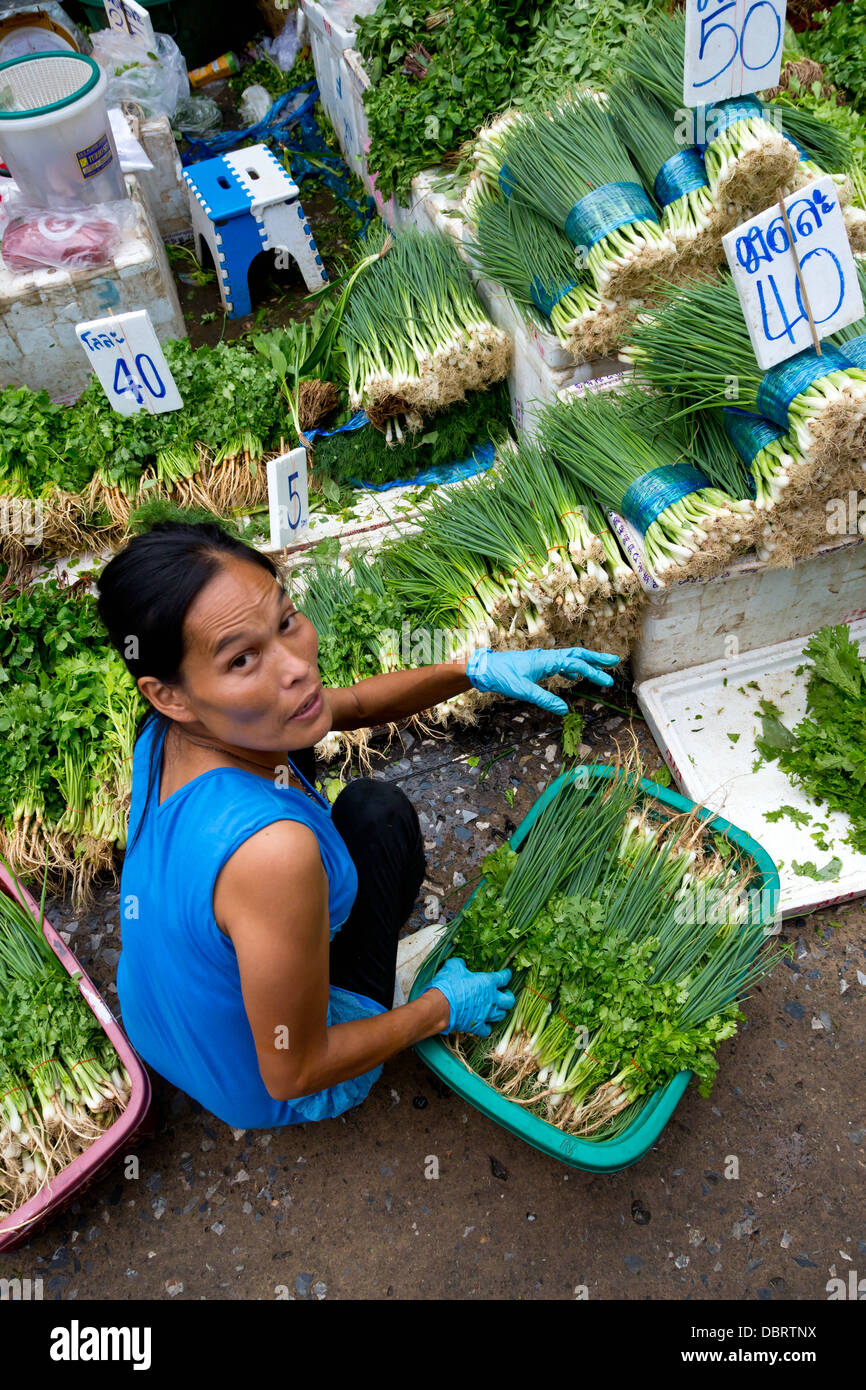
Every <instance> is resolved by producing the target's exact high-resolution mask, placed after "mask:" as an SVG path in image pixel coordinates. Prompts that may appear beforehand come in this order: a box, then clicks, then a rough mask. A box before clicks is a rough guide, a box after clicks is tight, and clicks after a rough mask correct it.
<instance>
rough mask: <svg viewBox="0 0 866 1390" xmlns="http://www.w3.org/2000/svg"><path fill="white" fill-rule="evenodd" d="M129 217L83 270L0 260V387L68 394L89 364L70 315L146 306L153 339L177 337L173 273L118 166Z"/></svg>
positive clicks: (83, 380)
mask: <svg viewBox="0 0 866 1390" xmlns="http://www.w3.org/2000/svg"><path fill="white" fill-rule="evenodd" d="M124 177H125V179H126V187H127V191H128V193H129V196H130V198H131V199H132V202H133V206H134V208H135V220H134V223H133V226H132V227H131V228H130V230H129V231H127V232H126V233H124V237H123V240H122V242H121V244H120V246H119V248H118V250H117V251H116V253H115V255H114V257H113V259H112V261H110V262H109V263H108V264H107V265H104V266H97V267H95V268H94V269H90V270H49V269H40V270H30V271H27V272H26V273H24V274H16V273H14V272H13V271H11V270H8V269H7V268H6V266H4V265H3V263H2V261H0V388H2V387H4V386H29V388H30V390H31V391H40V390H45V391H47V392H48V394H49V395H50V396H51V398H52V399H53V400H57V401H69V400H75V399H76V398H77V397H78V396H79V395H80V394H81V392H82V391H83V390H84V388H85V386H86V385H87V383H88V381H89V380H90V378H91V375H92V371H91V367H90V363H89V361H88V358H87V353H86V352H85V351H84V350H83V348H82V346H81V344H80V342H79V341H78V338H77V337H76V334H75V325H76V323H82V322H84V321H85V320H87V319H96V318H103V317H104V316H105V314H107V313H108V312H109V311H111V312H112V313H117V314H120V313H123V312H125V311H126V310H128V309H143V308H144V309H147V310H148V312H149V314H150V318H151V322H152V323H153V326H154V329H155V330H156V336H157V337H158V338H159V340H160V342H165V340H166V339H167V338H185V337H186V327H185V325H184V321H183V314H182V313H181V308H180V301H179V300H178V297H177V288H176V286H175V282H174V276H173V275H172V273H171V270H170V269H169V265H168V260H167V258H166V254H165V247H164V246H163V244H162V239H161V237H160V235H159V232H158V231H157V228H156V225H155V222H154V219H153V215H152V213H151V211H150V209H149V207H148V205H147V202H146V200H145V199H144V196H143V193H142V189H141V184H140V182H139V179H138V175H136V174H126V175H125V176H124Z"/></svg>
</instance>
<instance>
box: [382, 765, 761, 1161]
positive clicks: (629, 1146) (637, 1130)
mask: <svg viewBox="0 0 866 1390" xmlns="http://www.w3.org/2000/svg"><path fill="white" fill-rule="evenodd" d="M578 772H579V773H580V775H582V776H585V775H586V774H587V773H588V774H589V776H590V777H596V778H599V779H600V780H601V779H607V778H610V777H612V776H613V769H612V768H610V767H606V766H604V765H599V764H595V765H593V766H591V767H588V768H580V769H572V770H571V771H569V772H565V773H563V774H562V776H561V777H557V779H556V781H555V782H551V784H550V786H549V787H548V788H547V789H546V791H544V792H543V793H542V794H541V796H540V797H539V798H538V800H537V801H536V803H535V805H534V806H533V807H532V810H531V811H530V812H529V814H528V815H527V816H526V817H525V819H524V820H522V821H521V822H520V825H519V826H518V827H517V829H516V830H515V832H514V834H513V835H512V837H511V839H510V841H509V843H510V845H511V847H512V849H517V847H518V845H520V844H521V842H522V841H523V840H525V838H526V836H527V835H528V834H529V831H530V830H531V829H532V826H533V824H534V823H535V820H536V818H537V817H538V815H539V814H540V812H541V811H542V809H543V808H544V806H546V805H547V803H548V801H550V800H551V798H552V797H554V796H557V795H558V794H559V791H560V789H561V788H562V787H564V786H565V785H566V783H568V782H570V781H572V780H573V779H574V777H576V776H577V775H578ZM640 785H641V789H642V791H643V792H644V793H645V795H646V797H647V799H649V800H652V801H655V802H658V803H660V804H661V805H662V806H668V807H670V808H671V809H672V810H675V811H693V810H694V809H695V804H694V802H693V801H689V800H688V799H687V798H686V797H684V796H680V795H679V793H678V792H675V791H671V790H670V789H669V788H667V787H661V786H659V784H658V783H657V782H651V781H649V780H648V779H647V778H642V779H641V783H640ZM699 814H700V817H701V819H702V820H706V821H707V822H709V823H710V824H711V825H712V827H713V830H714V831H715V832H717V833H718V834H720V835H723V836H725V838H726V839H728V840H731V841H732V842H733V843H734V844H736V845H737V846H738V847H739V848H740V849H741V850H744V851H745V853H746V854H748V855H749V856H750V858H752V859H753V860H754V862H755V864H756V866H757V869H758V872H759V873H760V876H761V885H760V886H761V890H762V897H761V901H762V903H764V902H767V901H768V902H770V903H772V902H777V901H778V892H779V874H778V872H777V870H776V866H775V864H774V863H773V861H772V859H771V858H770V856H769V855H768V854H767V851H766V850H765V849H762V848H761V846H760V845H759V844H758V842H757V841H756V840H753V839H752V837H751V835H747V834H746V832H745V831H744V830H738V829H737V827H736V826H735V825H731V824H730V822H729V821H726V820H723V819H722V817H721V816H714V815H713V814H712V812H710V811H708V810H707V809H706V808H705V807H704V808H701V810H700V812H699ZM483 882H484V880H483V879H482V880H481V882H480V883H478V884H477V885H476V887H475V890H474V892H475V893H477V892H478V889H479V888H480V887H481V884H482V883H483ZM756 886H757V885H756ZM765 892H766V893H767V896H766V897H765V896H764V893H765ZM770 895H772V896H770ZM472 896H474V893H473V895H472ZM434 969H435V962H434V958H433V957H431V958H430V959H429V960H428V961H426V962H425V963H424V965H423V966H422V967H421V970H420V971H419V972H418V976H417V978H416V980H415V983H414V985H413V986H412V990H411V993H410V995H409V998H410V999H417V997H418V995H419V994H420V993H421V991H422V989H423V988H424V986H425V985H427V984H429V982H430V979H431V978H432V975H433V973H434ZM415 1050H416V1052H417V1053H418V1055H419V1056H420V1057H422V1058H423V1059H424V1061H425V1062H426V1063H427V1065H428V1067H430V1069H431V1071H434V1072H435V1073H436V1075H437V1076H438V1077H440V1078H441V1079H442V1080H443V1081H444V1082H446V1083H447V1085H449V1086H450V1087H451V1088H452V1090H454V1091H456V1092H457V1094H458V1095H459V1096H462V1097H463V1099H464V1100H466V1101H468V1102H469V1104H470V1105H474V1106H475V1109H476V1110H480V1111H481V1113H482V1114H483V1115H486V1116H487V1117H488V1119H491V1120H495V1121H496V1123H497V1124H498V1125H502V1126H503V1128H504V1129H509V1130H511V1133H512V1134H516V1135H517V1137H518V1138H519V1139H523V1140H525V1142H526V1143H527V1144H531V1145H532V1146H533V1148H536V1149H540V1150H541V1152H542V1153H545V1154H548V1155H549V1156H550V1157H551V1158H556V1159H558V1160H559V1162H560V1163H566V1164H568V1166H569V1167H570V1168H583V1169H586V1170H587V1171H589V1172H593V1173H616V1172H618V1171H619V1169H621V1168H628V1167H629V1166H630V1165H631V1164H632V1163H637V1161H638V1159H640V1158H643V1156H644V1154H645V1153H646V1152H647V1151H648V1150H649V1149H651V1148H652V1146H653V1144H655V1143H656V1142H657V1141H658V1139H659V1136H660V1135H661V1132H662V1130H663V1129H664V1127H665V1125H666V1124H667V1122H668V1120H669V1119H670V1117H671V1115H672V1114H673V1112H674V1110H675V1109H676V1106H677V1103H678V1102H679V1100H680V1097H681V1096H682V1094H683V1092H684V1091H685V1089H686V1086H687V1085H688V1084H689V1079H690V1077H691V1072H689V1071H681V1072H679V1073H678V1075H677V1076H675V1077H673V1078H672V1079H671V1080H670V1081H669V1082H668V1084H667V1085H666V1086H663V1087H662V1089H661V1090H660V1091H657V1092H656V1093H655V1095H653V1096H651V1097H650V1099H649V1101H648V1102H647V1104H646V1105H645V1106H644V1107H643V1109H642V1110H641V1112H640V1114H639V1115H638V1116H637V1117H636V1118H635V1120H634V1122H633V1123H632V1124H631V1125H629V1127H628V1129H626V1130H624V1131H623V1133H622V1134H621V1135H619V1137H618V1138H616V1139H606V1140H599V1141H593V1140H591V1139H580V1138H578V1137H576V1136H574V1135H570V1134H564V1133H563V1132H562V1130H560V1129H557V1127H556V1125H552V1124H549V1123H548V1122H547V1120H542V1119H541V1118H540V1116H538V1115H531V1114H528V1113H527V1111H526V1110H525V1109H524V1107H523V1106H520V1105H515V1104H514V1103H513V1102H512V1101H510V1100H507V1099H506V1098H505V1096H503V1095H500V1093H499V1092H498V1091H496V1090H494V1088H493V1087H492V1086H490V1085H488V1083H487V1082H486V1081H485V1080H483V1078H482V1077H480V1076H478V1075H477V1074H476V1073H475V1072H473V1071H470V1070H469V1068H468V1067H466V1066H464V1065H463V1063H462V1062H460V1061H459V1060H458V1058H457V1057H455V1056H454V1053H453V1052H451V1051H450V1050H449V1049H448V1048H447V1047H446V1046H445V1042H444V1040H443V1039H442V1038H441V1037H435V1038H426V1039H425V1040H424V1042H420V1043H416V1045H415Z"/></svg>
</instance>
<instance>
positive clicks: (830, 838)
mask: <svg viewBox="0 0 866 1390" xmlns="http://www.w3.org/2000/svg"><path fill="white" fill-rule="evenodd" d="M861 596H862V595H861ZM841 620H842V619H841V616H837V617H836V618H835V621H836V622H839V621H841ZM830 621H833V619H831V620H830ZM850 629H851V636H852V638H853V639H854V640H855V641H856V642H857V643H858V644H859V647H860V651H861V653H863V652H866V621H864V620H863V619H862V618H861V619H860V620H858V621H856V622H852V623H851V624H850ZM775 631H776V628H775V625H774V624H771V623H766V624H765V628H764V634H765V636H766V634H767V632H775ZM810 631H811V629H810ZM806 641H807V638H806V637H805V636H800V637H798V638H796V639H795V640H793V641H790V642H782V643H779V644H776V645H773V646H765V647H757V648H755V649H754V650H753V651H749V652H746V653H744V654H741V655H739V656H737V657H733V658H730V659H729V658H727V657H723V658H722V659H720V660H718V661H713V662H710V663H707V664H706V665H701V666H693V667H690V668H689V669H688V670H685V671H679V672H677V673H676V674H672V675H667V676H662V677H660V678H657V679H654V680H644V681H641V682H640V683H639V684H638V685H637V686H636V693H637V698H638V701H639V703H640V707H641V709H642V710H643V712H644V715H645V717H646V719H647V722H648V724H649V726H650V729H651V730H652V733H653V737H654V738H655V740H656V742H657V743H658V745H659V747H660V748H661V749H662V750H663V752H664V756H665V759H666V761H667V763H668V766H669V767H670V769H671V772H672V773H673V775H674V777H675V778H676V780H677V784H678V785H679V787H680V788H681V790H682V791H683V793H684V794H685V795H686V796H688V797H690V798H691V799H692V801H696V802H698V803H699V804H702V805H706V806H708V807H709V808H710V810H712V811H715V812H717V813H719V814H721V815H723V816H725V817H726V819H727V820H729V821H731V822H732V823H733V824H734V825H737V826H739V827H740V828H741V829H742V830H746V831H748V833H749V834H750V835H751V836H753V838H754V839H756V840H757V841H758V843H759V844H761V845H763V847H764V848H765V849H766V850H767V852H768V854H769V855H770V856H771V858H772V859H773V860H774V861H775V862H776V864H777V867H778V868H779V877H780V880H781V890H782V891H781V904H780V905H781V911H782V914H783V915H784V916H790V915H791V914H798V913H806V912H813V911H815V909H816V908H819V907H826V906H827V905H828V904H830V903H834V902H842V901H846V900H848V899H850V898H855V897H859V896H860V895H861V894H863V893H866V854H858V853H857V852H856V851H855V850H853V849H852V848H851V846H850V845H847V844H845V842H844V837H845V835H846V834H847V832H848V828H849V825H850V822H849V820H848V818H847V816H845V815H843V814H842V813H841V812H838V811H832V812H831V811H828V810H827V809H826V807H820V806H817V805H816V804H815V803H814V802H811V801H809V800H808V799H807V797H806V796H805V795H804V793H803V792H802V791H800V790H798V789H797V788H796V787H794V785H793V784H792V783H791V782H790V781H789V779H788V778H787V777H786V776H785V774H784V773H783V772H781V771H780V769H779V766H778V764H777V763H775V762H771V763H765V762H762V763H761V764H760V765H759V766H758V767H756V768H755V769H754V770H753V764H754V763H755V760H756V757H757V749H756V747H755V736H756V735H760V733H761V715H760V711H759V708H758V705H759V701H760V700H761V699H766V700H769V701H771V702H772V703H773V704H774V705H776V706H777V707H778V708H779V709H780V710H781V715H780V717H781V720H782V723H783V724H784V725H785V726H786V727H787V728H789V729H793V728H794V727H795V725H796V724H797V723H799V721H800V720H801V719H802V718H803V715H804V714H805V711H806V684H807V680H808V666H809V663H808V661H806V660H805V659H804V656H803V648H804V646H805V645H806ZM804 663H805V665H804ZM801 667H804V669H802V670H799V668H801ZM798 670H799V674H798ZM751 682H754V683H755V684H754V685H752V684H750V683H751ZM756 686H757V688H755V687H756ZM729 734H734V735H736V736H737V737H736V738H733V739H732V738H729V737H728V735H729ZM781 806H791V807H794V808H795V809H796V810H798V811H804V812H806V813H807V814H808V815H809V816H810V817H811V819H810V821H809V823H808V824H806V825H802V826H801V825H799V824H796V823H795V822H794V821H792V820H790V819H789V818H788V817H787V816H783V817H782V818H781V819H780V820H778V821H776V822H771V821H768V820H766V818H765V815H764V813H765V812H766V811H770V812H773V811H777V810H778V809H779V807H781ZM819 825H826V826H827V827H828V828H827V830H826V831H824V832H821V833H823V834H824V836H825V838H826V843H828V844H829V846H830V848H829V850H820V849H818V847H817V846H816V844H815V842H814V840H813V839H812V835H813V834H815V833H816V832H817V827H818V826H819ZM833 858H838V859H840V860H841V861H842V867H841V869H840V870H839V875H838V878H837V879H833V880H830V881H826V882H816V881H815V879H813V878H810V877H809V876H808V875H802V874H798V873H796V872H795V871H794V870H793V868H792V864H793V862H794V861H795V860H796V861H797V863H799V864H801V865H802V864H803V863H805V862H807V861H811V862H812V863H813V864H814V865H815V867H816V868H817V869H818V870H820V869H822V868H824V867H825V866H826V865H828V864H829V863H830V861H831V860H832V859H833Z"/></svg>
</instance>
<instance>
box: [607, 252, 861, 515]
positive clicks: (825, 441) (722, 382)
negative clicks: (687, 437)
mask: <svg viewBox="0 0 866 1390" xmlns="http://www.w3.org/2000/svg"><path fill="white" fill-rule="evenodd" d="M620 355H621V357H622V358H623V360H624V361H627V362H632V363H633V364H634V367H635V372H636V374H637V377H638V379H639V380H640V381H641V382H643V383H645V384H648V385H649V386H652V387H654V388H656V389H657V390H658V391H660V392H668V393H670V394H671V395H672V396H673V397H674V398H675V399H676V401H677V403H678V408H679V409H681V410H683V411H686V412H687V413H694V412H698V411H701V410H707V409H723V408H724V407H725V405H726V404H729V403H730V383H731V381H732V380H735V381H736V384H737V397H736V400H737V405H738V406H739V407H740V408H741V409H744V410H746V411H749V412H751V413H752V414H754V415H759V416H763V417H765V418H766V419H767V420H769V421H770V422H771V424H773V425H775V426H776V427H777V428H778V429H779V430H781V431H783V432H784V434H785V436H786V440H785V445H784V448H783V450H782V453H781V455H780V457H779V459H778V464H779V468H778V470H777V471H776V487H777V490H778V489H781V488H784V489H785V494H784V495H785V499H786V502H787V503H788V504H789V505H791V506H793V505H794V499H795V498H796V497H797V492H798V490H800V489H802V488H808V489H809V490H810V491H811V492H812V493H813V495H814V493H815V490H816V488H818V487H820V486H823V485H826V487H829V488H831V489H833V488H843V489H844V488H847V487H856V486H858V485H859V483H860V480H861V478H862V471H863V470H862V457H863V438H864V428H866V375H864V371H863V369H862V368H861V367H858V366H855V365H854V363H853V360H852V359H851V358H850V357H849V356H847V354H846V350H845V346H844V344H843V345H842V347H836V346H835V345H834V344H833V343H832V342H829V341H827V342H824V343H823V344H822V355H821V356H820V357H819V356H818V355H817V354H816V353H815V351H814V349H812V348H809V349H807V350H805V351H803V352H800V353H797V354H796V356H795V357H792V358H789V359H787V360H786V361H784V362H781V363H779V364H778V365H777V366H775V367H772V368H771V369H770V370H769V371H768V372H762V371H761V370H760V368H759V367H758V365H757V363H756V361H755V354H754V351H753V349H752V346H751V343H750V340H749V335H748V331H747V329H746V325H745V320H744V319H743V314H742V309H741V307H740V303H739V300H738V298H737V293H736V290H735V288H734V284H733V281H732V280H731V279H730V277H729V276H727V275H724V276H719V277H718V278H716V279H714V280H712V281H710V282H697V281H694V282H690V283H687V284H686V285H685V286H680V287H669V288H668V289H665V290H663V291H662V292H660V295H659V305H658V306H657V312H656V314H655V316H654V317H646V318H645V319H644V320H643V321H642V322H640V323H639V324H638V325H637V327H636V329H635V332H634V335H633V342H632V344H631V345H630V346H629V348H628V349H627V350H625V351H623V352H622V353H621V354H620ZM804 377H805V378H806V379H807V380H808V384H807V385H805V386H803V384H802V382H803V378H804ZM797 387H799V389H797ZM747 461H748V462H751V460H750V459H749V460H747ZM795 484H796V486H795Z"/></svg>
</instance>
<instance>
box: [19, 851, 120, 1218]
mask: <svg viewBox="0 0 866 1390" xmlns="http://www.w3.org/2000/svg"><path fill="white" fill-rule="evenodd" d="M4 867H5V868H7V869H8V865H4ZM15 884H16V888H18V891H19V893H20V892H21V889H20V885H19V884H18V881H17V880H15ZM42 901H43V903H44V901H45V892H44V888H43V896H42ZM79 979H80V976H78V975H76V976H74V977H73V976H70V975H68V974H67V972H66V971H65V970H64V969H63V966H62V965H61V964H60V961H59V960H58V959H57V957H56V956H55V954H54V952H53V951H52V949H51V947H50V946H49V944H48V941H47V940H46V938H45V936H44V935H43V932H42V913H41V906H40V919H39V922H38V923H37V922H36V921H35V920H34V918H33V917H32V915H31V914H30V913H29V912H28V911H27V910H26V908H24V907H23V906H22V905H21V903H20V902H17V901H15V899H13V898H11V897H9V896H7V894H6V893H0V1158H2V1164H0V1216H8V1215H9V1213H10V1212H14V1211H16V1210H17V1209H18V1208H19V1207H21V1206H23V1204H24V1203H25V1202H27V1201H29V1200H30V1199H31V1198H32V1197H35V1196H36V1195H37V1194H38V1193H39V1192H40V1191H41V1189H42V1188H43V1187H44V1186H45V1184H46V1183H47V1182H50V1180H51V1179H52V1178H54V1177H56V1175H57V1174H58V1173H59V1172H61V1171H62V1169H63V1168H65V1167H66V1165H67V1164H68V1163H70V1162H71V1161H72V1159H74V1158H77V1157H78V1155H79V1154H81V1153H83V1152H84V1151H85V1150H86V1149H87V1148H88V1147H89V1145H90V1144H92V1143H93V1141H94V1140H95V1139H98V1138H99V1137H100V1135H102V1134H104V1133H105V1131H106V1130H107V1129H108V1128H109V1127H110V1126H111V1125H112V1124H113V1123H114V1121H115V1119H116V1118H117V1116H118V1115H119V1114H120V1112H121V1111H122V1110H123V1109H124V1108H125V1107H126V1105H127V1103H128V1101H129V1097H130V1094H131V1089H132V1087H131V1082H130V1079H129V1076H128V1075H127V1073H126V1070H125V1068H124V1067H123V1064H122V1063H121V1061H120V1059H119V1058H118V1056H117V1053H116V1052H115V1050H114V1048H113V1047H112V1046H111V1043H110V1042H109V1040H108V1038H107V1036H106V1034H105V1033H104V1032H103V1030H102V1028H101V1027H100V1024H99V1022H98V1020H97V1019H96V1017H95V1015H94V1014H93V1013H92V1012H91V1010H90V1009H89V1008H88V1007H87V1004H86V1003H85V1001H84V999H83V998H82V995H81V993H80V991H79V988H78V983H77V981H78V980H79Z"/></svg>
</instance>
